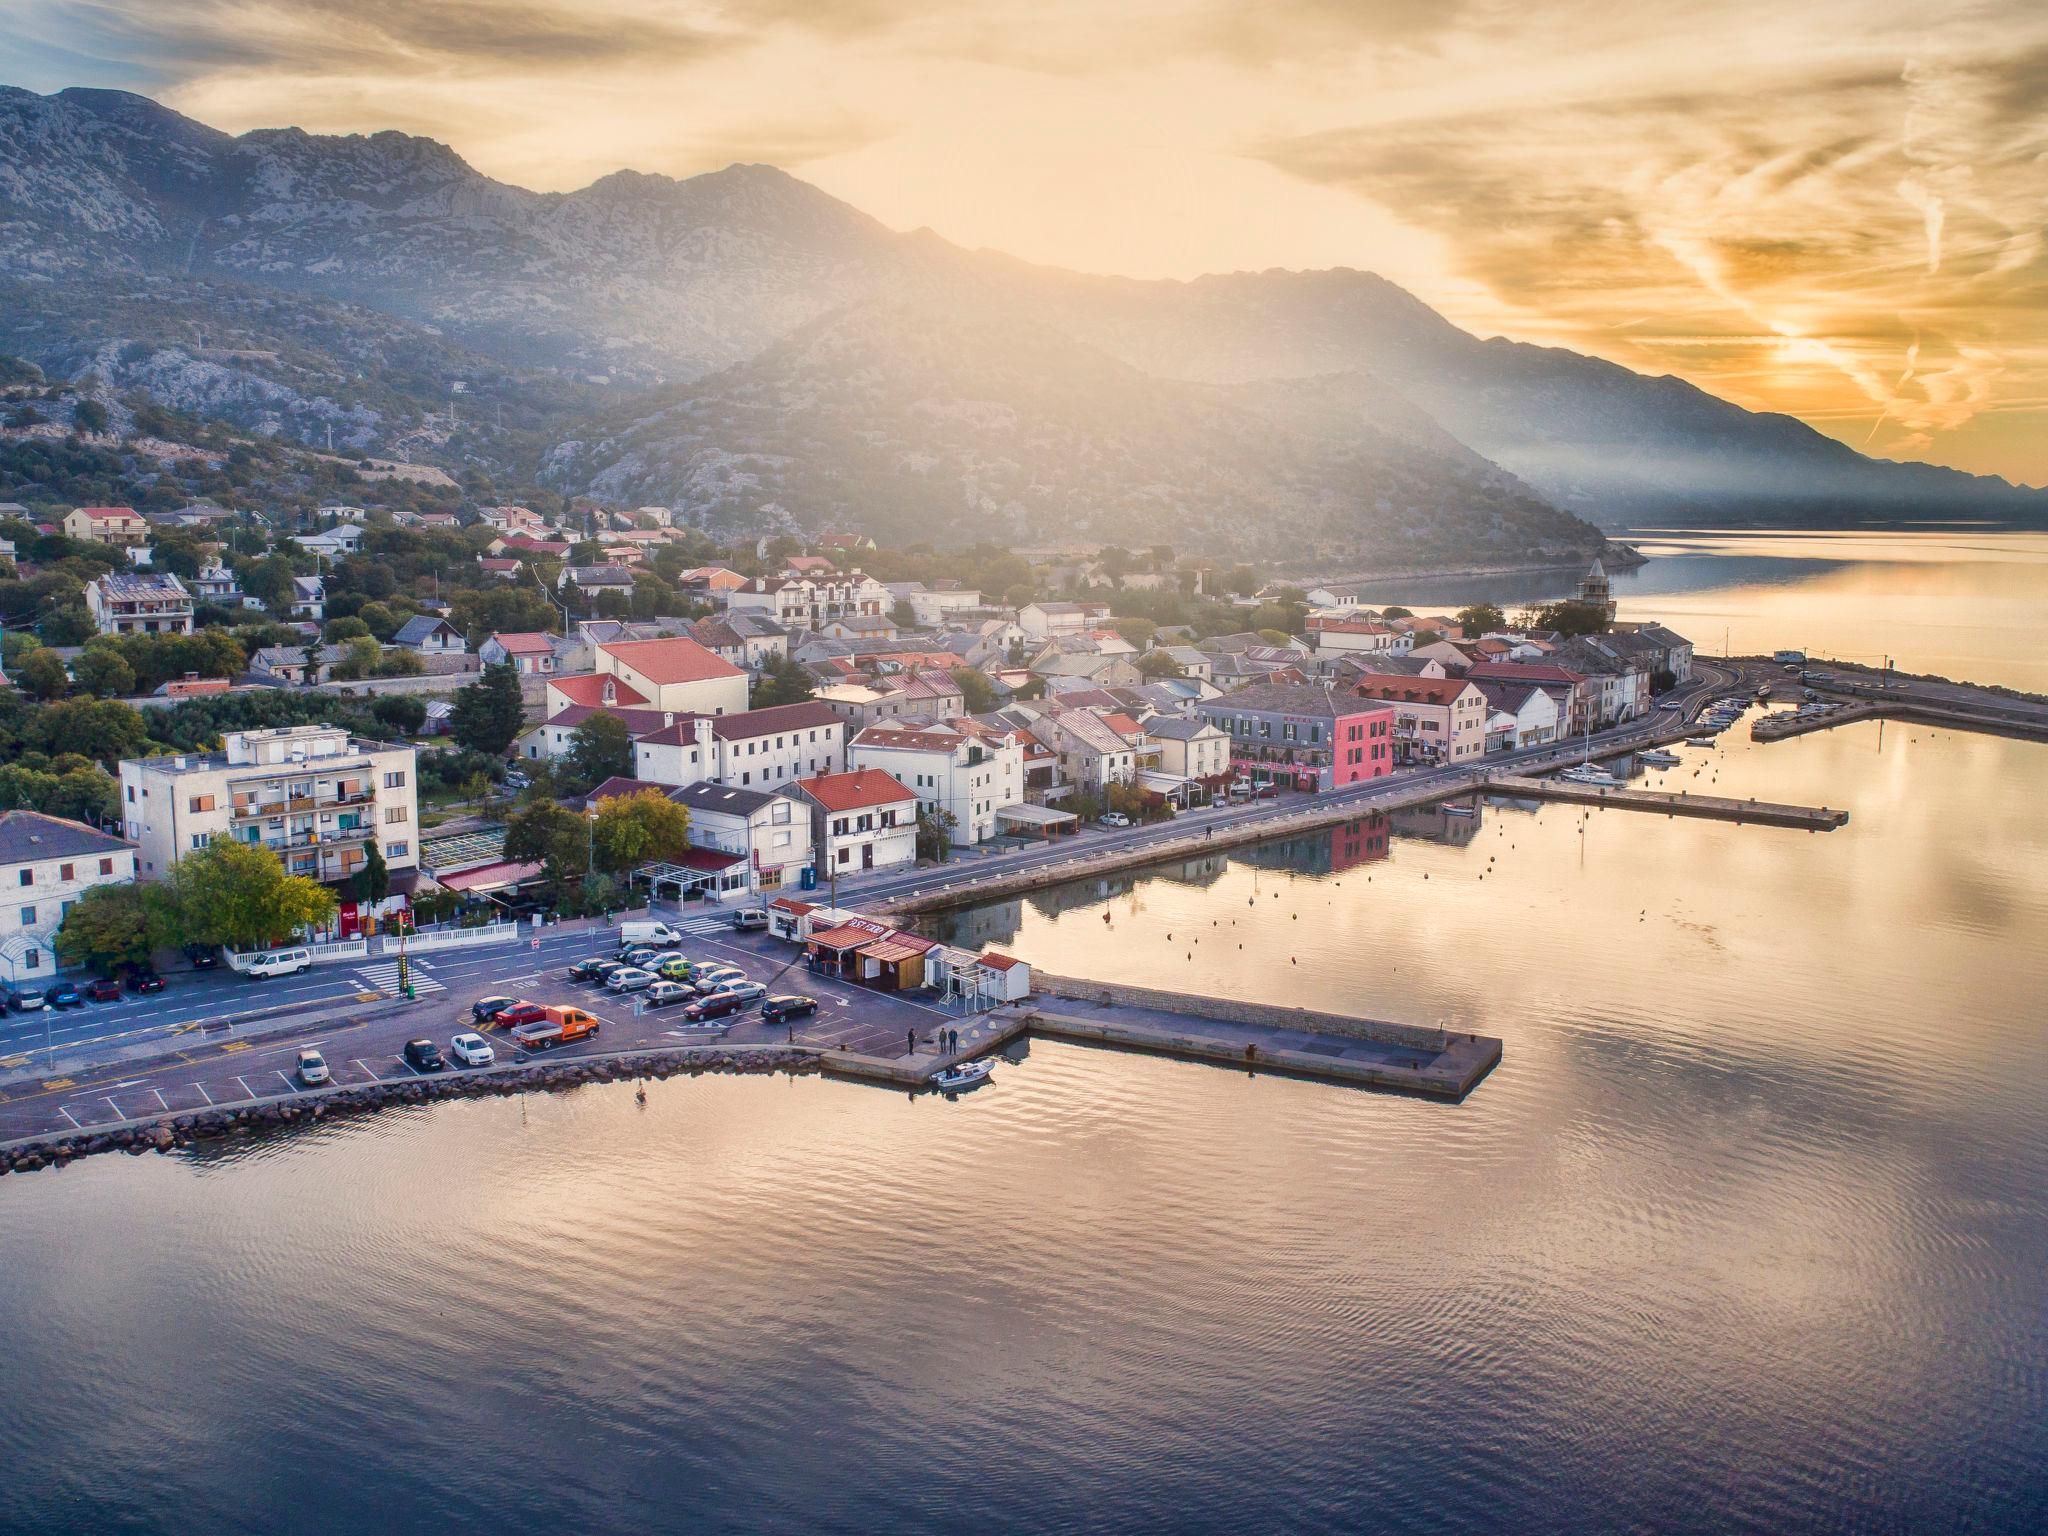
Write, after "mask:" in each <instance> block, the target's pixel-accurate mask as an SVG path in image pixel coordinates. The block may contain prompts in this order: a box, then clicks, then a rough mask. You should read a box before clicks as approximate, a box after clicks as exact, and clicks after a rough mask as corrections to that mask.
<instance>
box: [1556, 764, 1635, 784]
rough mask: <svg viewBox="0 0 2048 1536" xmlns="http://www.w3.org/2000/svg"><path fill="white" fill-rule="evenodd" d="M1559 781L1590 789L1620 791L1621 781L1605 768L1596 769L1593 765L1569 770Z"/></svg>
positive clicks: (1584, 765)
mask: <svg viewBox="0 0 2048 1536" xmlns="http://www.w3.org/2000/svg"><path fill="white" fill-rule="evenodd" d="M1557 777H1558V779H1559V781H1560V782H1562V783H1566V784H1583V785H1585V786H1586V787H1587V788H1589V789H1619V788H1621V780H1619V779H1617V778H1616V777H1615V776H1614V775H1613V774H1611V773H1609V772H1608V771H1607V770H1606V769H1605V768H1595V767H1594V766H1593V765H1592V764H1591V763H1581V764H1579V766H1578V767H1576V768H1567V769H1565V771H1564V772H1563V773H1560V774H1559V775H1558V776H1557Z"/></svg>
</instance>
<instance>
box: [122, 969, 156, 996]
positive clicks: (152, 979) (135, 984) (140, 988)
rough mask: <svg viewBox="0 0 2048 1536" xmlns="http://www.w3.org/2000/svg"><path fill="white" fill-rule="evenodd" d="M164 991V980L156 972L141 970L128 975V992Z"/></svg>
mask: <svg viewBox="0 0 2048 1536" xmlns="http://www.w3.org/2000/svg"><path fill="white" fill-rule="evenodd" d="M163 989H164V979H163V977H161V976H159V975H157V973H156V972H155V971H150V970H141V971H130V972H129V973H128V990H129V991H130V992H161V991H163Z"/></svg>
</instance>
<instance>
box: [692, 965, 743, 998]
mask: <svg viewBox="0 0 2048 1536" xmlns="http://www.w3.org/2000/svg"><path fill="white" fill-rule="evenodd" d="M746 979H747V973H746V972H745V971H743V970H741V969H740V968H739V967H738V966H736V965H707V966H705V967H704V968H703V969H702V970H700V971H699V972H697V974H696V976H695V977H693V978H692V980H693V981H694V982H695V984H696V989H697V995H698V996H699V997H709V996H710V995H711V994H712V993H714V992H723V991H725V989H726V988H727V987H729V986H731V985H732V984H733V983H734V982H738V981H745V980H746Z"/></svg>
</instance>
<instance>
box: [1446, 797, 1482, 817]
mask: <svg viewBox="0 0 2048 1536" xmlns="http://www.w3.org/2000/svg"><path fill="white" fill-rule="evenodd" d="M1443 810H1444V814H1445V815H1446V816H1477V815H1478V814H1479V810H1478V807H1476V806H1474V805H1472V804H1470V803H1469V802H1467V801H1463V800H1446V801H1445V802H1444V807H1443Z"/></svg>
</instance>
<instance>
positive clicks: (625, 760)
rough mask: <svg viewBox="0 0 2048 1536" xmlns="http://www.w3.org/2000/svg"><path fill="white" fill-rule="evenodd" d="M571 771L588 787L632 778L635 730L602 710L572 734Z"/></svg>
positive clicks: (570, 737)
mask: <svg viewBox="0 0 2048 1536" xmlns="http://www.w3.org/2000/svg"><path fill="white" fill-rule="evenodd" d="M568 762H569V772H570V773H571V774H572V775H573V776H574V777H575V778H576V779H577V780H578V781H579V782H580V783H581V784H582V785H583V787H584V788H586V789H588V788H591V787H592V786H595V785H598V784H602V783H603V782H604V781H605V780H606V779H610V778H621V779H630V778H631V777H633V733H632V732H631V731H629V730H627V729H626V722H625V721H623V720H621V719H620V718H619V717H618V716H617V715H615V714H613V713H611V711H609V710H604V709H600V710H599V711H598V712H597V713H596V714H594V715H592V716H591V717H590V718H589V719H587V720H585V721H584V722H583V723H582V724H581V725H579V726H577V727H576V729H575V730H573V731H571V732H570V733H569V758H568Z"/></svg>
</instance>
